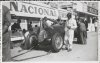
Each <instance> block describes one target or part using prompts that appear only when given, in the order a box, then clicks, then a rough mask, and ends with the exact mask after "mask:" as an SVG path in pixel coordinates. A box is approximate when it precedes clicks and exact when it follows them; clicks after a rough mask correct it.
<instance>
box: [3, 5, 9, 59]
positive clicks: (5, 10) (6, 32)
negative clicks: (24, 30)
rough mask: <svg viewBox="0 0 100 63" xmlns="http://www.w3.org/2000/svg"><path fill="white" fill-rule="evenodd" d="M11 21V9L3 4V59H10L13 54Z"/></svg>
mask: <svg viewBox="0 0 100 63" xmlns="http://www.w3.org/2000/svg"><path fill="white" fill-rule="evenodd" d="M10 21H11V15H10V11H9V9H8V8H7V7H6V6H4V5H3V6H2V26H3V27H2V36H3V39H2V40H3V42H2V55H3V57H2V61H10V60H11V55H10V41H11V40H10V32H9V30H8V29H9V26H10Z"/></svg>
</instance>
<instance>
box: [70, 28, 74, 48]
mask: <svg viewBox="0 0 100 63" xmlns="http://www.w3.org/2000/svg"><path fill="white" fill-rule="evenodd" d="M73 38H74V31H73V30H69V48H70V49H72V46H73Z"/></svg>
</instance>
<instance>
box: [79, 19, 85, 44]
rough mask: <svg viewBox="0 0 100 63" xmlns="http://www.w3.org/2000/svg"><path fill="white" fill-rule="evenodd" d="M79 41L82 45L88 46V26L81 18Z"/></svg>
mask: <svg viewBox="0 0 100 63" xmlns="http://www.w3.org/2000/svg"><path fill="white" fill-rule="evenodd" d="M79 35H80V36H79V37H78V38H79V39H78V41H79V42H80V43H81V44H86V43H87V41H86V38H87V33H86V26H85V24H84V19H83V18H80V19H79Z"/></svg>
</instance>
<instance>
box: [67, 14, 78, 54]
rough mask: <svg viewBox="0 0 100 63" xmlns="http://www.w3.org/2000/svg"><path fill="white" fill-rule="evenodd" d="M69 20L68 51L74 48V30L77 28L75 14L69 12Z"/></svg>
mask: <svg viewBox="0 0 100 63" xmlns="http://www.w3.org/2000/svg"><path fill="white" fill-rule="evenodd" d="M67 17H68V20H67V21H66V22H65V45H66V48H68V52H69V51H71V50H72V45H73V38H74V30H75V29H76V28H77V24H76V20H75V16H73V17H72V14H71V13H68V14H67Z"/></svg>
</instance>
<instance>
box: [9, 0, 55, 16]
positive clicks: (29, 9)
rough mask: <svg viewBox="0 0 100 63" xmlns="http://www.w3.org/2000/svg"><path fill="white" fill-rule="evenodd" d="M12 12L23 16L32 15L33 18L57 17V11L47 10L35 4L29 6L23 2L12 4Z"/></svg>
mask: <svg viewBox="0 0 100 63" xmlns="http://www.w3.org/2000/svg"><path fill="white" fill-rule="evenodd" d="M10 10H11V11H13V12H20V13H22V14H23V13H26V14H27V15H32V16H33V17H37V16H52V17H57V10H55V9H51V8H46V7H43V6H39V5H35V4H27V3H23V2H10ZM20 15H21V14H20ZM22 16H25V15H22Z"/></svg>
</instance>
